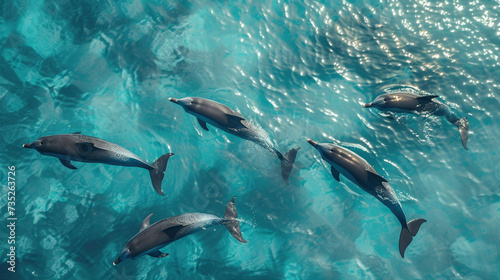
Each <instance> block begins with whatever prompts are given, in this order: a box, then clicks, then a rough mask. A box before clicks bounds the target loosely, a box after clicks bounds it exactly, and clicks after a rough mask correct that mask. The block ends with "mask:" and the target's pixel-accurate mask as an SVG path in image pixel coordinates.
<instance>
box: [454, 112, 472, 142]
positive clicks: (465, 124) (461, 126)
mask: <svg viewBox="0 0 500 280" xmlns="http://www.w3.org/2000/svg"><path fill="white" fill-rule="evenodd" d="M455 125H456V126H457V127H458V131H459V132H460V139H461V140H462V146H464V149H466V150H467V139H469V121H468V120H467V117H463V118H461V119H460V120H459V121H458V122H457V124H455Z"/></svg>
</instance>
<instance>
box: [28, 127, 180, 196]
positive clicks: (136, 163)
mask: <svg viewBox="0 0 500 280" xmlns="http://www.w3.org/2000/svg"><path fill="white" fill-rule="evenodd" d="M23 147H24V148H30V149H34V150H36V151H37V152H39V153H40V154H42V155H46V156H53V157H56V158H59V160H60V161H61V163H62V164H63V165H64V166H66V167H67V168H70V169H76V167H75V166H74V165H73V164H71V161H72V160H74V161H80V162H92V163H105V164H111V165H119V166H133V167H140V168H144V169H147V170H149V175H150V177H151V181H152V182H153V187H154V189H155V191H156V192H157V193H159V194H161V195H164V193H163V191H162V190H161V182H162V180H163V177H164V176H165V174H164V173H163V172H165V169H166V168H167V162H168V159H169V158H170V157H171V156H173V155H174V154H172V153H169V154H164V155H162V156H161V157H160V158H158V159H157V160H156V161H155V162H153V163H152V164H149V163H147V162H145V161H144V160H143V159H141V158H140V157H139V156H137V155H135V154H134V153H132V152H131V151H129V150H127V149H125V148H123V147H122V146H119V145H117V144H114V143H111V142H108V141H106V140H103V139H99V138H96V137H92V136H87V135H81V134H80V132H75V133H73V134H60V135H51V136H43V137H40V138H38V139H37V140H35V141H34V142H33V143H29V144H24V145H23Z"/></svg>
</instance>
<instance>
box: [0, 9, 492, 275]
mask: <svg viewBox="0 0 500 280" xmlns="http://www.w3.org/2000/svg"><path fill="white" fill-rule="evenodd" d="M0 5H1V6H0V8H1V18H0V37H1V41H0V42H1V55H0V92H1V94H0V98H1V99H0V110H1V112H2V113H1V115H0V116H1V117H0V119H1V134H0V135H1V137H0V143H1V144H0V149H1V154H0V157H1V159H0V162H1V165H0V166H1V169H2V171H1V172H0V181H1V182H2V192H3V193H2V194H1V200H0V201H1V206H2V207H1V211H2V213H1V215H2V217H4V218H3V219H2V221H3V222H2V225H0V228H2V230H1V231H0V249H1V254H2V258H1V259H2V260H4V261H3V262H2V264H1V265H0V268H1V271H0V278H1V279H31V278H34V279H37V278H38V279H165V278H169V279H236V278H241V279H496V278H497V277H498V275H499V274H500V269H499V268H498V262H499V261H500V250H499V246H500V235H499V231H500V191H499V184H498V182H499V180H500V171H499V167H500V164H499V162H500V155H499V149H498V143H499V140H498V139H499V138H500V129H499V126H498V121H497V119H498V117H499V115H500V113H499V109H498V108H499V106H500V96H499V87H500V81H499V78H498V77H499V76H500V67H499V66H500V65H499V57H498V54H499V47H500V40H499V35H500V32H499V26H500V4H499V3H498V1H486V0H484V1H463V0H455V1H425V0H420V1H356V0H351V1H310V0H305V1H300V2H298V1H189V2H179V1H145V0H144V1H139V0H137V1H133V0H127V1H76V0H53V1H50V0H45V1H13V2H11V1H1V2H0ZM392 84H411V85H414V86H416V87H419V88H420V89H422V90H425V91H427V92H429V93H431V94H437V95H440V100H441V101H444V102H446V103H447V104H449V105H450V106H451V107H452V109H453V110H454V111H455V112H456V113H457V115H458V116H460V117H462V116H468V119H469V121H470V127H471V129H470V135H469V143H468V147H469V151H466V150H464V149H463V148H462V146H461V143H460V139H459V135H458V130H457V129H456V127H454V126H453V125H451V124H449V123H448V122H447V121H446V120H445V118H442V117H441V118H438V117H429V118H425V117H419V116H411V115H398V116H397V117H396V118H394V119H387V118H384V117H382V116H381V115H380V113H379V112H377V111H376V110H374V109H364V108H363V107H362V106H361V105H362V104H363V103H365V102H368V101H371V100H373V99H374V98H375V97H376V96H377V93H378V92H379V91H380V90H381V89H383V88H384V87H386V86H389V85H392ZM184 96H201V97H206V98H210V99H213V100H216V101H219V102H222V103H224V104H227V105H229V106H230V107H232V108H235V109H237V110H238V111H239V112H241V113H242V114H243V115H244V116H246V117H247V118H248V119H250V120H252V121H253V122H254V123H256V124H258V125H259V126H260V127H262V129H263V130H265V131H266V132H267V133H268V134H269V136H270V137H271V138H272V139H273V140H274V141H275V142H276V143H277V147H279V149H280V150H281V151H283V152H284V151H286V150H288V149H290V148H292V147H295V146H301V147H302V149H301V150H300V152H299V154H298V157H297V163H296V167H295V169H294V170H293V172H292V174H291V176H290V181H291V184H290V185H289V186H287V185H285V184H284V183H283V181H282V179H281V175H280V170H279V162H278V160H277V159H276V158H274V157H273V156H272V155H271V154H270V153H268V152H266V151H265V150H263V149H262V148H260V147H258V146H256V145H254V144H251V143H248V142H246V141H243V140H241V139H239V138H236V137H233V136H229V135H227V134H225V133H223V132H222V131H220V130H217V129H214V128H211V129H210V132H206V131H203V130H202V129H201V128H200V127H199V125H198V123H197V122H196V119H195V118H193V117H192V116H190V115H188V114H186V113H185V112H184V111H183V110H182V109H181V108H180V107H178V106H175V104H173V103H170V102H169V101H168V97H184ZM75 131H82V132H83V134H87V135H92V136H96V137H100V138H104V139H106V140H108V141H111V142H114V143H117V144H120V145H122V146H124V147H126V148H128V149H130V150H131V151H133V152H135V153H136V154H138V155H139V156H141V157H142V158H144V159H146V160H147V161H149V162H152V161H154V160H155V159H156V158H157V157H159V156H160V155H161V154H164V153H167V152H174V153H175V154H176V155H175V156H174V157H172V158H171V160H170V162H169V164H168V168H167V171H166V176H165V179H164V181H163V190H164V191H165V193H166V196H165V197H162V196H160V195H158V194H156V193H155V192H154V190H153V188H152V186H151V182H150V179H149V175H148V174H147V173H148V172H147V171H145V170H142V169H138V168H125V167H117V166H109V165H102V164H84V163H78V162H75V163H74V164H75V166H77V167H78V170H70V169H67V168H65V167H64V166H62V165H61V164H60V163H59V161H58V160H57V159H55V158H51V157H45V156H41V155H39V154H38V153H36V152H35V151H33V150H27V149H23V148H22V147H21V145H22V144H24V143H28V142H31V141H33V140H35V139H37V138H38V137H40V136H43V135H51V134H63V133H72V132H75ZM307 138H313V139H315V140H318V141H320V142H328V141H339V142H340V143H341V144H343V145H344V146H346V147H349V148H351V149H352V150H353V151H355V152H357V153H358V154H360V155H361V156H363V157H365V158H366V159H367V160H368V161H369V162H370V163H371V164H372V165H373V166H374V167H375V169H376V170H377V171H378V172H379V173H380V174H381V175H382V176H384V177H385V178H387V179H388V180H389V182H390V183H391V185H392V186H393V187H394V189H395V191H396V193H397V194H398V196H399V198H400V200H401V202H402V205H403V209H404V210H405V212H406V216H407V218H408V219H413V218H418V217H421V218H425V219H427V220H428V222H427V223H425V224H424V225H423V226H422V228H421V229H420V231H419V233H418V235H417V237H416V238H415V239H414V241H413V243H412V244H411V245H410V246H409V248H408V249H407V251H406V256H405V258H404V259H402V258H401V257H400V256H399V252H398V245H397V244H398V238H399V232H400V225H399V223H398V222H397V220H396V218H395V217H394V216H393V215H392V214H391V213H390V212H389V210H388V209H387V208H385V207H384V206H383V205H382V204H381V203H380V202H378V201H377V200H376V199H374V198H373V197H371V196H369V195H368V194H366V193H364V192H363V191H361V190H360V189H359V188H358V187H357V186H356V185H354V184H353V183H351V182H349V181H348V180H347V179H346V178H345V177H342V176H341V182H340V183H338V182H337V181H335V180H334V179H333V178H332V176H331V174H330V171H329V166H327V165H326V164H325V162H323V161H322V160H321V158H320V157H319V154H318V153H317V151H315V150H314V149H313V148H312V147H311V146H309V144H308V143H307V142H306V139H307ZM9 165H15V166H16V168H17V173H16V184H17V189H16V190H17V191H16V216H17V217H18V221H17V227H16V253H17V255H16V256H17V260H16V273H15V274H13V273H11V272H8V271H7V267H8V265H7V263H6V262H5V260H6V259H7V257H6V254H7V251H8V246H9V245H8V244H7V240H8V239H7V235H8V234H9V233H8V231H7V230H6V224H7V220H6V218H7V207H6V204H7V189H6V185H7V167H8V166H9ZM233 195H238V198H237V201H236V206H237V209H238V212H239V214H240V218H241V219H242V220H243V221H244V222H243V223H242V225H241V230H242V233H243V236H244V238H245V239H247V240H248V243H247V244H239V243H238V242H237V241H236V240H234V239H233V238H232V237H231V236H230V235H229V233H228V232H227V231H226V230H225V229H224V228H223V227H218V228H212V229H209V230H207V232H201V233H198V234H196V235H192V236H189V237H187V238H184V239H182V240H180V241H178V242H175V243H173V244H171V245H169V246H168V247H166V248H164V249H163V251H164V252H168V253H170V256H168V257H166V258H163V259H154V258H151V257H149V256H144V257H141V258H139V259H137V260H135V261H126V262H123V263H121V264H119V265H118V266H113V265H112V262H113V260H114V259H115V258H116V257H117V256H118V254H119V253H120V251H121V248H122V246H123V245H124V244H125V242H126V241H128V240H129V239H130V238H131V237H132V236H133V235H134V234H135V233H136V232H137V231H138V229H139V227H140V223H141V221H142V220H143V219H144V217H146V216H147V215H148V214H149V213H154V215H153V217H152V222H154V221H157V220H159V219H162V218H166V217H169V216H173V215H178V214H181V213H188V212H204V213H211V214H215V215H223V213H224V210H225V205H226V203H227V202H228V201H229V199H230V198H231V197H232V196H233ZM3 224H5V225H3Z"/></svg>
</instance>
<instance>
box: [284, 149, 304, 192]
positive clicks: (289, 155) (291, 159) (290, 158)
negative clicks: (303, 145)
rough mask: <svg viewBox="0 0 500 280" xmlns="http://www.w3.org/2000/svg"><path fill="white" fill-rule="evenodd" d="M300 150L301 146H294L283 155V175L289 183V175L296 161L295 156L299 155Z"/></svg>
mask: <svg viewBox="0 0 500 280" xmlns="http://www.w3.org/2000/svg"><path fill="white" fill-rule="evenodd" d="M299 150H300V147H297V148H293V149H291V150H290V151H288V152H286V153H285V154H284V155H283V158H280V160H281V175H283V180H284V181H285V183H286V184H287V185H288V184H290V182H289V181H288V176H289V175H290V172H291V171H292V168H293V164H294V163H295V157H297V152H298V151H299Z"/></svg>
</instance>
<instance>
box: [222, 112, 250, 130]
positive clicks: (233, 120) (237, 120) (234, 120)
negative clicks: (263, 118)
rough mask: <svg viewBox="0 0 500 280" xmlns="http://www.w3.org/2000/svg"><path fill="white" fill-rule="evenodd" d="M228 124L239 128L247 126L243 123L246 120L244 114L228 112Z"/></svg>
mask: <svg viewBox="0 0 500 280" xmlns="http://www.w3.org/2000/svg"><path fill="white" fill-rule="evenodd" d="M226 117H227V124H228V126H229V127H230V128H234V129H238V128H246V126H245V125H244V124H243V123H242V121H244V120H245V118H244V117H242V116H237V115H231V114H226Z"/></svg>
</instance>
